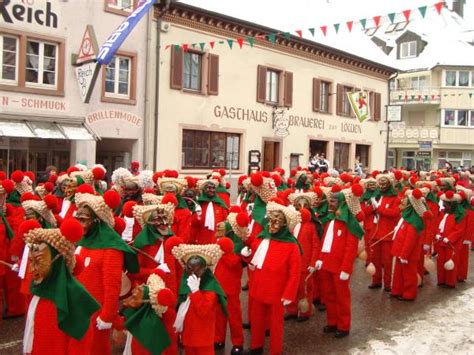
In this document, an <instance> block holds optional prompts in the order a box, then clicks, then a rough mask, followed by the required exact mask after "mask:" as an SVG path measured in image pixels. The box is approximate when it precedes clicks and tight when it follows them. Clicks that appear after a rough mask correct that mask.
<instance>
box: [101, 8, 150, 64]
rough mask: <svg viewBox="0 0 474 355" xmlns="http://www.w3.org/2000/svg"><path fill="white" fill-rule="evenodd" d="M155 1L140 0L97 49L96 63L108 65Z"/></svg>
mask: <svg viewBox="0 0 474 355" xmlns="http://www.w3.org/2000/svg"><path fill="white" fill-rule="evenodd" d="M155 2H156V0H142V1H140V2H139V3H138V6H137V8H136V9H135V11H133V12H132V13H131V14H130V16H128V17H127V19H126V20H125V21H124V22H122V24H121V25H120V26H119V27H118V28H117V29H116V30H115V31H114V32H113V33H112V34H111V35H110V36H109V38H107V41H105V43H104V44H103V45H102V46H101V47H100V48H99V54H98V55H97V63H99V64H106V65H107V64H109V63H110V61H111V60H112V58H113V57H114V55H115V52H117V50H118V49H119V48H120V46H121V45H122V43H123V41H125V39H126V38H127V37H128V35H129V34H130V32H132V30H133V28H134V27H135V26H136V24H137V23H138V21H140V19H141V18H142V17H143V16H144V15H145V14H146V13H147V12H148V10H150V9H151V8H152V7H153V4H154V3H155Z"/></svg>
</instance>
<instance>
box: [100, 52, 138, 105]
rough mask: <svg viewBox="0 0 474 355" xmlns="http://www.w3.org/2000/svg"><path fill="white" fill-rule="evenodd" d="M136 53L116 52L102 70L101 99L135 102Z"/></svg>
mask: <svg viewBox="0 0 474 355" xmlns="http://www.w3.org/2000/svg"><path fill="white" fill-rule="evenodd" d="M136 71H137V68H136V55H135V54H133V53H124V52H122V53H118V54H117V55H115V56H114V57H113V58H112V60H111V61H110V63H109V64H108V65H107V66H105V67H104V70H103V72H102V78H103V82H102V101H103V102H116V103H125V104H133V105H134V104H135V103H136V100H135V99H136Z"/></svg>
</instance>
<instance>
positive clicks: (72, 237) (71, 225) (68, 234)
mask: <svg viewBox="0 0 474 355" xmlns="http://www.w3.org/2000/svg"><path fill="white" fill-rule="evenodd" d="M59 230H60V231H61V234H62V235H63V236H64V237H65V238H66V239H67V240H69V241H70V242H72V243H76V242H78V241H79V240H80V239H81V238H82V236H83V235H84V228H83V227H82V225H81V224H80V223H79V222H78V221H77V220H76V219H75V218H66V219H65V220H64V221H63V223H61V227H59Z"/></svg>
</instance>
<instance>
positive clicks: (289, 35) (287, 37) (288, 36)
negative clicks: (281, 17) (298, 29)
mask: <svg viewBox="0 0 474 355" xmlns="http://www.w3.org/2000/svg"><path fill="white" fill-rule="evenodd" d="M282 35H283V37H285V39H286V40H287V41H289V40H290V39H291V34H290V32H283V33H282Z"/></svg>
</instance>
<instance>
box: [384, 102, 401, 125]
mask: <svg viewBox="0 0 474 355" xmlns="http://www.w3.org/2000/svg"><path fill="white" fill-rule="evenodd" d="M401 120H402V105H389V106H387V121H388V122H400V121H401Z"/></svg>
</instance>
